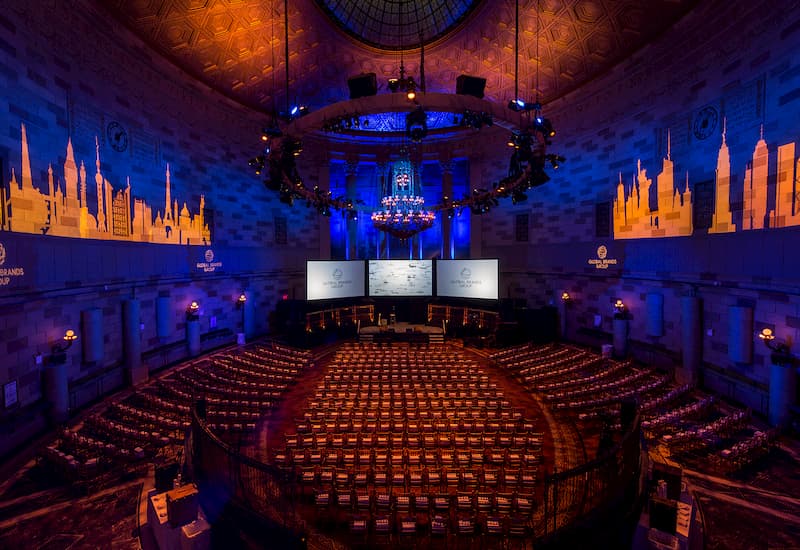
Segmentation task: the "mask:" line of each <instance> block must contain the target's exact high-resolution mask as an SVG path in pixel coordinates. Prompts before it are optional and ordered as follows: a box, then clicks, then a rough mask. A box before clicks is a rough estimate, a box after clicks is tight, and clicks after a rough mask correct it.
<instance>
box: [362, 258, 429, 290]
mask: <svg viewBox="0 0 800 550" xmlns="http://www.w3.org/2000/svg"><path fill="white" fill-rule="evenodd" d="M369 295H370V296H377V297H380V296H389V297H398V296H433V260H370V261H369Z"/></svg>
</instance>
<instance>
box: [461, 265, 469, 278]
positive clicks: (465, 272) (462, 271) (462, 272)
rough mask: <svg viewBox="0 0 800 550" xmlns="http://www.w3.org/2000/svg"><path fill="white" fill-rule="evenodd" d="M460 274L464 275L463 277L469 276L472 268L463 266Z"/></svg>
mask: <svg viewBox="0 0 800 550" xmlns="http://www.w3.org/2000/svg"><path fill="white" fill-rule="evenodd" d="M461 276H462V277H464V278H467V277H471V276H472V270H471V269H470V268H468V267H465V268H464V269H462V270H461Z"/></svg>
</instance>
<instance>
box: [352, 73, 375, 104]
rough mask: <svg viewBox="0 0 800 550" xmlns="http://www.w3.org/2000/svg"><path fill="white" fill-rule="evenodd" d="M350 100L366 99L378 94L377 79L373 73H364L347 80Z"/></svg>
mask: <svg viewBox="0 0 800 550" xmlns="http://www.w3.org/2000/svg"><path fill="white" fill-rule="evenodd" d="M347 87H348V88H350V99H356V98H359V97H367V96H371V95H375V94H377V93H378V79H377V78H376V77H375V73H365V74H360V75H358V76H353V77H350V78H348V79H347Z"/></svg>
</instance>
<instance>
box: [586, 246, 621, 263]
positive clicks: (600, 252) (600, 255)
mask: <svg viewBox="0 0 800 550" xmlns="http://www.w3.org/2000/svg"><path fill="white" fill-rule="evenodd" d="M607 256H608V249H607V248H606V245H604V244H601V245H600V246H598V247H597V258H589V265H593V266H594V267H595V269H608V266H610V265H617V259H616V258H608V257H607Z"/></svg>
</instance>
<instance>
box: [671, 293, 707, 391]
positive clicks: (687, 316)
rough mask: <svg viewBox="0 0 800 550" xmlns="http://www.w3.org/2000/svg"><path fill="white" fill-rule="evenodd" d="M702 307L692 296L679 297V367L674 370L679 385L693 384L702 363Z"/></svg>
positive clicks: (698, 299)
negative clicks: (680, 349)
mask: <svg viewBox="0 0 800 550" xmlns="http://www.w3.org/2000/svg"><path fill="white" fill-rule="evenodd" d="M702 312H703V306H702V302H701V300H700V298H698V297H697V296H694V295H690V296H681V348H682V356H683V357H682V361H681V366H680V367H678V368H677V369H676V370H675V381H676V382H678V383H679V384H695V383H696V382H697V374H698V372H699V371H700V364H701V363H702V361H703V321H702Z"/></svg>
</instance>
